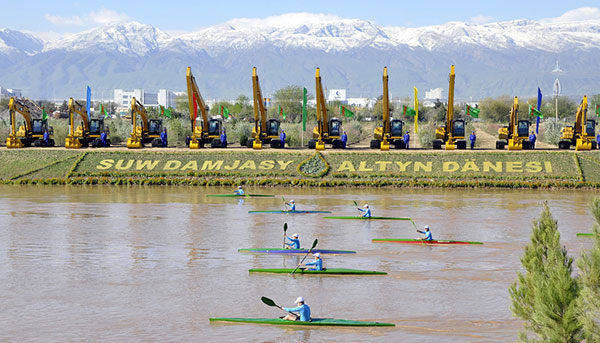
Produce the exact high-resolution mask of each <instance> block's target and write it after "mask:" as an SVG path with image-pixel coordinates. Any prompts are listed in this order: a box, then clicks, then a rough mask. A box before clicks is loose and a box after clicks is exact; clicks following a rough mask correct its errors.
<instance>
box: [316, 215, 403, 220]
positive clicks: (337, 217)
mask: <svg viewBox="0 0 600 343" xmlns="http://www.w3.org/2000/svg"><path fill="white" fill-rule="evenodd" d="M323 218H325V219H354V220H368V219H372V220H410V221H412V220H411V219H410V218H405V217H369V218H366V217H358V216H336V217H323Z"/></svg>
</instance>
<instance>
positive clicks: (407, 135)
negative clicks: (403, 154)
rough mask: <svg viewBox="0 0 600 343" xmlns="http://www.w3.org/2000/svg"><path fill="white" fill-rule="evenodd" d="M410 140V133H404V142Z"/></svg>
mask: <svg viewBox="0 0 600 343" xmlns="http://www.w3.org/2000/svg"><path fill="white" fill-rule="evenodd" d="M408 142H410V135H409V134H408V133H407V134H405V135H404V143H406V144H408Z"/></svg>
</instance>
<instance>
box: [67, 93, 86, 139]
mask: <svg viewBox="0 0 600 343" xmlns="http://www.w3.org/2000/svg"><path fill="white" fill-rule="evenodd" d="M73 113H76V114H79V116H80V117H81V120H82V121H83V131H84V132H90V118H89V115H88V113H87V110H86V108H85V105H82V104H80V103H79V102H78V101H77V100H73V98H70V99H69V120H70V125H71V129H70V130H71V133H70V135H71V136H74V135H75V125H74V124H75V123H74V121H75V116H74V115H73Z"/></svg>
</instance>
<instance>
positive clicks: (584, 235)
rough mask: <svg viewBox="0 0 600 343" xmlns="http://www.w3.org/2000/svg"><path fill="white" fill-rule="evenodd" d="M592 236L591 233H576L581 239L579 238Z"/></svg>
mask: <svg viewBox="0 0 600 343" xmlns="http://www.w3.org/2000/svg"><path fill="white" fill-rule="evenodd" d="M593 235H594V234H593V233H578V234H577V236H580V237H581V236H583V237H586V236H593Z"/></svg>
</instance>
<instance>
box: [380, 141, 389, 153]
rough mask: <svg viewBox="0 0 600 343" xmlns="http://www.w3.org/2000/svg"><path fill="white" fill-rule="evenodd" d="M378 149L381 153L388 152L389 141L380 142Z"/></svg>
mask: <svg viewBox="0 0 600 343" xmlns="http://www.w3.org/2000/svg"><path fill="white" fill-rule="evenodd" d="M379 148H380V149H381V151H388V150H390V141H388V140H387V139H384V140H382V141H381V145H380V146H379Z"/></svg>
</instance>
